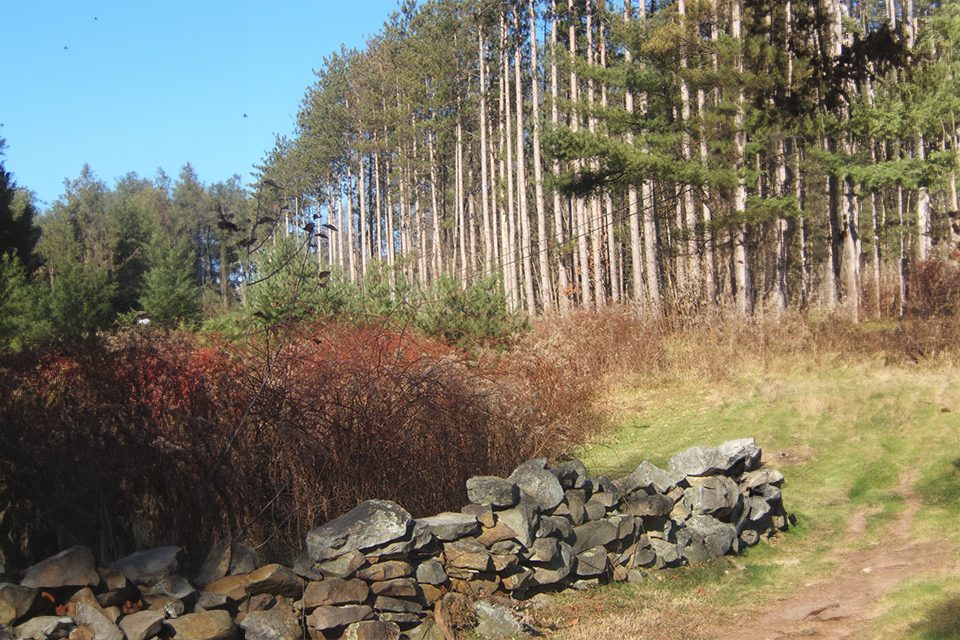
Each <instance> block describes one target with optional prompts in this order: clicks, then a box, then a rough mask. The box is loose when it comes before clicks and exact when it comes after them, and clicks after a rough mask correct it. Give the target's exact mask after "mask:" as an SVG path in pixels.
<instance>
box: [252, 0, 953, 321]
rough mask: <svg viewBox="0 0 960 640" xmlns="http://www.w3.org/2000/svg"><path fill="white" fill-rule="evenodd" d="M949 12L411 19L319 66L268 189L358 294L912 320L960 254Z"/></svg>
mask: <svg viewBox="0 0 960 640" xmlns="http://www.w3.org/2000/svg"><path fill="white" fill-rule="evenodd" d="M958 7H960V5H958V3H956V2H945V3H932V4H922V3H920V2H916V3H914V2H911V1H909V0H907V1H905V2H897V1H896V0H887V1H885V2H874V3H859V2H841V1H840V0H816V1H807V2H796V1H789V2H765V1H763V0H703V1H694V2H690V1H689V0H675V1H674V2H644V3H640V4H639V5H637V4H631V3H630V2H629V1H626V2H624V3H623V4H621V5H620V6H618V7H614V6H612V5H611V4H610V3H608V2H605V1H604V0H551V1H550V2H545V1H543V0H518V1H511V2H500V1H490V0H443V1H435V2H423V3H414V2H406V3H404V4H403V6H402V7H401V9H400V10H399V11H398V12H396V13H395V14H394V15H393V16H392V17H391V19H390V20H389V21H388V22H387V24H386V25H385V26H384V28H383V29H382V31H381V32H380V33H378V34H377V35H376V36H374V37H373V38H371V39H370V40H369V42H368V43H367V45H366V47H365V48H363V49H360V50H347V49H343V50H341V51H339V52H338V53H336V54H334V55H331V56H329V57H328V58H327V59H326V60H324V64H323V66H322V67H321V68H320V69H319V70H318V71H317V80H316V82H315V84H314V85H313V86H312V87H310V88H309V89H308V91H307V92H306V95H305V96H304V99H303V103H302V105H301V109H300V112H299V115H298V126H297V129H296V131H295V132H294V134H293V136H292V137H289V138H280V139H278V140H277V144H276V146H275V148H274V150H273V151H272V153H271V154H270V155H269V157H268V158H267V159H266V161H265V163H264V165H263V167H262V171H263V176H264V177H265V178H266V179H267V180H269V181H270V182H269V183H270V184H271V185H272V186H273V187H274V188H272V189H271V190H270V194H271V196H272V197H274V198H275V201H274V202H275V205H276V206H279V207H283V208H284V209H285V210H286V211H288V212H289V216H290V218H289V220H290V225H289V226H287V225H283V226H282V227H281V228H282V229H296V230H299V232H300V233H308V234H312V235H314V237H315V240H314V244H315V245H316V252H317V255H318V258H319V259H320V260H321V261H322V262H323V263H324V264H331V265H334V266H335V267H336V268H339V269H341V270H343V272H344V273H345V274H346V277H348V278H350V279H352V280H355V281H357V280H362V279H363V277H364V275H365V274H367V273H369V272H370V270H371V269H374V268H377V267H378V265H380V264H385V265H387V266H388V268H389V269H391V270H392V271H393V272H395V273H397V274H398V275H402V276H403V277H404V278H406V279H407V280H408V281H413V282H419V283H421V284H424V285H426V284H428V283H429V282H431V281H433V280H435V279H436V278H439V277H441V276H449V277H454V278H456V279H457V280H458V281H459V282H460V283H461V285H463V286H468V285H469V284H470V283H471V282H473V281H474V280H475V279H478V278H481V277H484V276H487V275H489V274H497V275H498V277H499V278H500V279H501V281H502V286H503V289H504V292H505V294H506V298H507V301H508V304H509V305H510V307H511V308H512V309H521V310H525V311H526V312H528V313H530V314H535V313H540V312H549V311H553V310H559V311H561V312H564V311H567V310H569V309H571V308H573V307H586V308H595V307H599V306H603V305H606V304H612V303H618V302H632V303H636V304H638V305H640V306H641V307H642V308H644V309H646V310H649V311H656V310H659V309H663V308H665V307H666V306H670V307H671V308H674V309H679V310H696V309H702V308H704V307H707V306H712V305H720V306H725V307H728V308H730V309H731V310H734V311H736V312H737V313H740V314H744V315H749V314H753V313H759V312H766V311H779V310H784V309H787V308H789V307H794V308H805V307H809V306H810V305H817V306H819V307H824V308H827V309H831V310H843V311H845V312H847V313H849V314H850V315H851V316H852V317H853V318H855V319H858V318H860V317H862V316H864V315H866V314H870V315H881V314H892V315H896V314H899V313H903V312H904V310H905V308H906V304H907V300H908V298H909V292H908V290H907V285H908V282H909V275H910V274H909V270H910V269H911V268H913V267H915V266H916V265H920V264H922V263H923V262H924V261H928V260H931V259H934V258H937V257H943V258H951V257H953V253H954V251H956V248H957V240H958V228H957V227H956V226H955V225H954V224H953V221H954V220H955V218H956V216H957V214H956V211H957V210H958V203H957V188H956V169H957V157H958V155H957V139H958V127H957V121H956V112H957V110H958V107H960V83H958V80H957V69H958V67H957V53H956V52H957V47H956V45H957V40H958V38H960V8H958Z"/></svg>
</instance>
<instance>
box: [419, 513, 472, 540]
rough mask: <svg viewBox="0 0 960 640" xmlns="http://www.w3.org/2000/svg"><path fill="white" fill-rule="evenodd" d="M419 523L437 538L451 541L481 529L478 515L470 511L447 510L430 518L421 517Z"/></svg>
mask: <svg viewBox="0 0 960 640" xmlns="http://www.w3.org/2000/svg"><path fill="white" fill-rule="evenodd" d="M417 524H420V525H422V526H423V527H425V528H426V530H427V531H429V532H430V533H431V534H433V535H434V536H436V538H437V540H441V541H443V542H450V541H451V540H459V539H460V538H465V537H466V536H469V535H473V534H475V533H477V532H478V531H479V530H480V522H479V521H478V520H477V517H476V516H474V515H470V514H468V513H454V512H452V511H446V512H444V513H438V514H437V515H435V516H430V517H429V518H419V519H418V520H417Z"/></svg>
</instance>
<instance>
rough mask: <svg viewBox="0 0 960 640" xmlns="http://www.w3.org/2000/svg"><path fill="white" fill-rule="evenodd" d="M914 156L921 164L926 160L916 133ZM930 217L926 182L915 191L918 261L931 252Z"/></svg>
mask: <svg viewBox="0 0 960 640" xmlns="http://www.w3.org/2000/svg"><path fill="white" fill-rule="evenodd" d="M916 155H917V158H919V159H920V161H921V162H923V161H926V159H927V150H926V145H925V144H924V140H923V134H922V133H917V136H916ZM932 217H933V216H932V208H931V205H930V191H929V189H928V188H927V184H926V182H923V181H922V182H921V183H920V187H919V188H918V189H917V250H918V256H919V258H920V260H927V259H929V258H930V253H931V252H932V251H933V233H932V231H931V218H932Z"/></svg>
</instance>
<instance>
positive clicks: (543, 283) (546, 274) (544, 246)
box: [517, 0, 553, 312]
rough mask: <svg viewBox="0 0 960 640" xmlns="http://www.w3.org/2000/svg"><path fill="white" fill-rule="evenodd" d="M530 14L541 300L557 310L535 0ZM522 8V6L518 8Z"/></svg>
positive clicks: (530, 0)
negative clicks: (542, 142)
mask: <svg viewBox="0 0 960 640" xmlns="http://www.w3.org/2000/svg"><path fill="white" fill-rule="evenodd" d="M527 9H528V15H529V17H530V94H531V96H530V98H531V104H532V108H533V111H532V113H531V116H530V117H531V119H532V120H533V181H534V196H535V203H536V207H537V249H538V251H537V259H538V263H539V266H540V301H541V303H542V304H543V310H544V311H546V312H549V311H552V310H553V286H552V284H551V282H550V254H549V251H548V247H549V243H548V242H547V214H546V203H545V202H544V198H543V160H542V159H541V157H540V155H541V154H540V78H539V75H540V70H539V65H538V61H537V13H536V7H535V3H534V0H529V2H528V3H527ZM517 10H518V11H519V7H518V9H517Z"/></svg>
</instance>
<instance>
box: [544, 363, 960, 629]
mask: <svg viewBox="0 0 960 640" xmlns="http://www.w3.org/2000/svg"><path fill="white" fill-rule="evenodd" d="M610 402H611V404H612V408H613V409H614V413H615V414H616V415H617V416H618V417H617V427H616V428H615V429H613V430H611V431H610V432H609V435H607V436H604V437H601V438H600V439H598V440H596V441H595V442H593V443H591V444H590V445H588V446H587V447H585V448H584V450H583V451H581V455H582V457H583V459H584V461H585V462H586V463H587V467H588V468H589V469H591V470H592V471H595V472H597V473H605V474H607V475H610V476H611V477H616V476H618V475H622V474H624V473H627V472H628V471H630V470H632V469H633V467H634V466H635V465H636V464H638V463H639V462H640V461H641V460H643V459H649V460H651V461H653V462H655V463H657V464H661V465H665V464H666V461H667V459H668V458H669V457H670V455H672V454H673V453H675V452H677V451H680V450H681V449H684V448H686V447H689V446H693V445H695V444H718V443H719V442H722V441H724V440H727V439H731V438H736V437H747V436H752V437H755V438H756V439H757V441H758V443H759V444H760V445H761V446H762V447H763V449H764V460H765V462H766V463H767V464H768V465H770V466H772V467H775V468H778V469H780V470H781V471H782V472H783V473H784V475H785V476H786V484H785V485H784V489H783V494H784V503H785V504H786V506H787V509H788V511H790V512H791V513H794V514H795V515H796V516H797V519H798V520H797V525H796V526H795V527H794V528H793V529H792V530H791V531H790V532H788V533H786V534H781V535H779V536H777V537H775V538H773V539H771V540H770V541H769V542H764V543H761V545H759V546H757V547H754V548H752V549H749V550H748V551H747V552H746V553H745V554H744V555H741V556H738V557H727V558H724V559H722V560H719V561H715V562H713V563H711V564H708V565H706V566H702V567H687V568H683V569H680V570H672V571H665V572H661V573H658V574H655V575H654V577H653V578H651V579H650V580H648V581H647V582H646V583H644V584H640V585H625V584H617V585H608V586H604V587H600V588H597V589H593V590H591V591H588V592H581V593H573V594H558V595H557V596H553V597H551V598H548V599H546V601H545V605H544V606H542V607H541V608H539V609H537V610H536V611H535V613H534V614H533V615H534V617H535V619H536V621H537V622H539V623H540V624H542V625H543V626H544V627H546V628H547V629H549V630H550V631H549V635H550V636H552V637H557V638H563V639H569V640H575V639H585V640H586V639H589V640H606V639H608V638H609V639H616V640H622V639H623V638H651V639H653V638H656V639H658V640H660V639H670V638H677V639H680V638H684V639H691V640H693V639H703V640H707V639H714V638H718V639H722V640H726V639H730V640H732V639H734V638H743V637H751V638H758V639H765V638H831V639H832V638H870V639H874V638H876V639H893V638H913V639H917V640H936V639H940V638H956V637H960V554H958V549H960V370H958V369H957V368H955V367H952V366H949V365H935V364H919V365H903V364H888V363H886V362H884V361H883V359H882V358H877V359H873V360H869V361H866V360H863V359H860V360H859V361H857V362H854V363H851V362H846V361H844V359H842V358H840V357H839V356H834V357H830V356H819V357H817V358H815V359H814V358H807V357H801V356H791V357H788V358H786V359H783V360H780V361H777V362H766V363H759V364H755V365H747V366H745V367H743V368H740V369H738V371H737V372H736V373H732V374H729V375H725V376H724V377H723V378H722V379H710V378H709V377H703V376H702V375H692V374H690V375H686V376H684V375H677V376H675V377H674V378H673V379H671V380H658V381H656V382H655V383H654V382H653V381H635V382H634V383H633V384H622V385H621V386H620V388H619V389H616V390H615V391H614V392H613V393H612V394H611V395H610Z"/></svg>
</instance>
